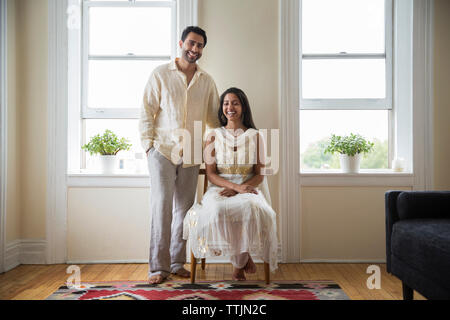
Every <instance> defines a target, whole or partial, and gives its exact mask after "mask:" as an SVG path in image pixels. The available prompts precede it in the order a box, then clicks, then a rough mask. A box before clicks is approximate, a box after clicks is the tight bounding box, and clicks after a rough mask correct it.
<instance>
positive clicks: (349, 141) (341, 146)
mask: <svg viewBox="0 0 450 320" xmlns="http://www.w3.org/2000/svg"><path fill="white" fill-rule="evenodd" d="M373 147H374V143H373V142H370V141H367V140H366V139H364V138H363V137H362V136H361V135H359V134H353V133H350V135H349V136H337V135H335V134H333V135H332V136H331V138H330V140H329V143H328V146H327V147H326V149H325V153H331V154H334V153H341V154H346V155H349V156H354V155H356V154H358V153H368V152H371V151H372V150H373Z"/></svg>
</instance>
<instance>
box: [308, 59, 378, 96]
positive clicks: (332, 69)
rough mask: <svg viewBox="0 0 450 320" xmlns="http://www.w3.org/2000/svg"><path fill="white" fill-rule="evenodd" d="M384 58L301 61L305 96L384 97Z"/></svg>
mask: <svg viewBox="0 0 450 320" xmlns="http://www.w3.org/2000/svg"><path fill="white" fill-rule="evenodd" d="M385 75H386V67H385V60H384V59H316V60H303V62H302V95H303V98H304V99H370V98H373V99H377V98H379V99H384V98H385V97H386V78H385Z"/></svg>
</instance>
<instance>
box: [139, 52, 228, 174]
mask: <svg viewBox="0 0 450 320" xmlns="http://www.w3.org/2000/svg"><path fill="white" fill-rule="evenodd" d="M175 61H176V60H173V61H171V62H170V63H167V64H163V65H161V66H159V67H157V68H156V69H154V70H153V72H152V74H151V75H150V78H149V80H148V82H147V85H146V87H145V92H144V100H143V104H142V108H141V117H140V121H139V130H140V134H141V144H142V147H143V148H144V150H145V151H146V152H147V151H148V150H150V148H151V147H152V146H153V147H155V149H156V150H157V151H159V152H160V153H161V154H162V155H163V156H164V157H166V158H167V159H169V160H171V161H172V157H171V154H172V150H181V149H182V145H183V143H182V139H180V130H179V129H186V130H187V131H186V132H189V134H190V137H191V140H190V141H191V144H190V146H191V148H190V149H191V152H190V155H191V156H190V158H188V157H187V154H186V151H185V150H183V151H182V152H181V153H179V154H180V155H182V154H183V153H185V157H186V158H184V159H190V161H183V165H182V167H183V168H186V167H191V166H195V165H199V164H201V161H202V159H203V158H202V155H201V154H199V152H202V150H198V149H199V148H196V149H195V150H194V146H195V145H197V146H198V145H199V146H201V147H200V148H202V147H203V146H204V141H203V137H204V136H205V133H206V131H207V130H211V129H214V128H217V127H220V122H219V118H218V114H217V112H218V108H219V104H220V102H219V95H218V93H217V88H216V84H215V83H214V80H213V79H212V77H211V76H210V75H209V74H207V73H206V72H205V71H203V70H202V69H201V68H200V67H199V66H197V70H196V72H195V74H194V76H193V78H192V80H191V82H190V83H189V86H188V85H187V79H186V75H185V74H184V73H183V72H181V71H180V70H178V68H177V65H176V62H175ZM194 121H201V122H202V127H201V128H202V132H196V134H197V136H195V139H196V140H195V141H194ZM197 131H198V130H197ZM199 140H200V141H199ZM175 147H177V148H179V149H174V148H175ZM194 156H195V158H194ZM199 157H200V158H199ZM194 160H195V163H194ZM184 162H187V163H184ZM199 162H200V163H199ZM172 163H174V164H177V163H175V162H174V161H172Z"/></svg>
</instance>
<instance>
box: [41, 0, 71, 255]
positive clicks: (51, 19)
mask: <svg viewBox="0 0 450 320" xmlns="http://www.w3.org/2000/svg"><path fill="white" fill-rule="evenodd" d="M66 11H67V0H49V1H48V35H49V42H48V119H47V120H48V132H47V144H48V150H47V157H48V161H47V172H48V175H47V216H46V220H47V221H46V233H47V234H46V238H47V248H46V263H48V264H53V263H65V262H66V258H67V253H66V251H67V248H66V247H67V239H66V228H67V185H66V172H67V113H68V99H67V96H68V90H67V89H68V77H67V67H68V55H67V50H68V43H67V39H68V34H67V33H68V29H67V14H66Z"/></svg>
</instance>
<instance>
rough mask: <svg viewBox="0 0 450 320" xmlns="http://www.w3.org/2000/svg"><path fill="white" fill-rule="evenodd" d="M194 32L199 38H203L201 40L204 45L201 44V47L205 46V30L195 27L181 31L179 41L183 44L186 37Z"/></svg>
mask: <svg viewBox="0 0 450 320" xmlns="http://www.w3.org/2000/svg"><path fill="white" fill-rule="evenodd" d="M191 32H194V33H196V34H198V35H200V36H202V37H203V40H204V41H205V43H204V44H203V47H205V46H206V42H207V38H206V32H205V30H203V29H202V28H200V27H196V26H189V27H186V29H184V30H183V33H182V34H181V41H183V42H184V40H186V37H187V36H188V34H189V33H191Z"/></svg>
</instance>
